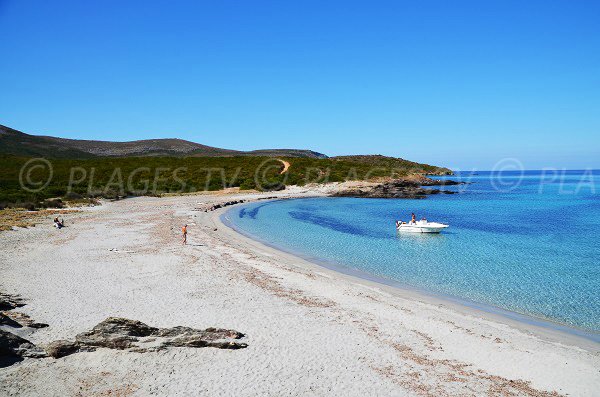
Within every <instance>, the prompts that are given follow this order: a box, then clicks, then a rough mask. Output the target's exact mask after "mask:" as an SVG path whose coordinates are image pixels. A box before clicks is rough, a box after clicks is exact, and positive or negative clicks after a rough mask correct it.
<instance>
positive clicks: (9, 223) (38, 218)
mask: <svg viewBox="0 0 600 397" xmlns="http://www.w3.org/2000/svg"><path fill="white" fill-rule="evenodd" d="M75 212H80V211H79V210H68V209H60V210H59V209H44V210H39V211H27V210H24V209H15V208H6V209H4V210H1V211H0V231H6V230H12V229H13V227H35V225H36V224H39V223H42V222H47V221H48V220H49V219H50V218H51V217H53V216H58V215H64V214H72V213H75Z"/></svg>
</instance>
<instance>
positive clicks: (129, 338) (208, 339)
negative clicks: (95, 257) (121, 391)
mask: <svg viewBox="0 0 600 397" xmlns="http://www.w3.org/2000/svg"><path fill="white" fill-rule="evenodd" d="M243 336H244V334H242V333H241V332H238V331H234V330H230V329H223V328H207V329H204V330H199V329H195V328H190V327H173V328H155V327H150V326H148V325H147V324H144V323H142V322H140V321H135V320H129V319H126V318H119V317H109V318H107V319H106V320H104V321H102V322H101V323H99V324H98V325H96V326H95V327H94V328H92V330H90V331H87V332H83V333H81V334H78V335H77V336H76V337H75V341H66V340H59V341H55V342H52V343H50V344H48V345H47V346H46V352H47V353H48V355H50V356H52V357H54V358H60V357H64V356H68V355H69V354H73V353H77V352H81V351H94V350H95V349H96V348H99V347H104V348H108V349H116V350H128V351H132V352H138V353H143V352H149V351H158V350H163V349H166V348H168V347H193V348H198V347H215V348H218V349H243V348H245V347H247V346H248V345H247V344H245V343H240V342H237V341H234V340H236V339H240V338H242V337H243Z"/></svg>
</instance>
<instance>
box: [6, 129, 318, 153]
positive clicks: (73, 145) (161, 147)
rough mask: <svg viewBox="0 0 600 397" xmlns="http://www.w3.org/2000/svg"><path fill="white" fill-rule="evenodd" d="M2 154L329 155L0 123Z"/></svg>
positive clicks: (309, 151) (297, 150)
mask: <svg viewBox="0 0 600 397" xmlns="http://www.w3.org/2000/svg"><path fill="white" fill-rule="evenodd" d="M0 154H11V155H16V156H25V157H48V158H73V159H85V158H93V157H126V156H177V157H187V156H192V157H232V156H273V157H278V156H279V157H306V158H327V156H326V155H324V154H322V153H317V152H313V151H311V150H300V149H261V150H252V151H247V152H245V151H237V150H229V149H221V148H216V147H212V146H206V145H201V144H199V143H195V142H190V141H185V140H183V139H145V140H141V141H131V142H109V141H88V140H79V139H65V138H55V137H51V136H38V135H29V134H26V133H24V132H21V131H17V130H14V129H12V128H9V127H5V126H3V125H0Z"/></svg>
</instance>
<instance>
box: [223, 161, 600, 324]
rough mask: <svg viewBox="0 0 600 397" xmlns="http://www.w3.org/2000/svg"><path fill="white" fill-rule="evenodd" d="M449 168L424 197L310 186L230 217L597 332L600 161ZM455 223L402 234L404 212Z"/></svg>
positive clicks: (394, 272)
mask: <svg viewBox="0 0 600 397" xmlns="http://www.w3.org/2000/svg"><path fill="white" fill-rule="evenodd" d="M450 178H451V179H459V180H463V181H470V182H472V184H469V185H461V186H453V187H448V189H449V190H450V189H452V190H459V191H460V192H461V193H460V194H454V195H438V196H430V197H429V198H427V199H424V200H404V199H354V198H314V199H296V200H282V201H273V202H258V203H252V204H249V205H246V206H242V207H234V208H232V209H231V210H230V211H229V212H227V213H226V214H225V217H226V218H227V220H228V221H230V222H231V223H232V224H233V226H234V227H236V228H238V229H239V230H241V231H243V232H245V233H247V234H249V235H252V236H254V237H256V238H258V239H260V240H262V241H264V242H266V243H269V244H271V245H275V246H277V247H280V248H282V249H285V250H288V251H292V252H296V253H299V254H302V255H304V256H308V257H311V258H316V259H320V260H323V261H326V262H334V263H337V264H339V265H342V266H346V267H348V268H351V269H358V270H360V271H364V272H368V273H371V274H374V275H376V276H381V277H384V278H387V279H390V280H394V281H397V282H400V283H402V284H404V285H407V286H412V287H415V288H419V289H423V290H426V291H431V292H433V293H441V294H445V295H450V296H454V297H457V298H460V299H463V300H467V301H472V302H477V303H482V304H486V305H492V306H496V307H500V308H503V309H506V310H509V311H513V312H517V313H521V314H526V315H530V316H534V317H538V318H543V319H548V320H551V321H553V322H557V323H562V324H565V325H569V326H572V327H576V328H580V329H583V330H587V331H592V332H595V333H597V332H600V230H599V228H600V171H593V172H592V171H566V172H564V171H560V174H558V175H555V174H552V173H548V172H546V173H542V172H540V171H527V172H525V174H524V175H521V174H520V173H518V172H514V173H510V172H507V173H503V174H500V175H498V174H493V173H489V172H480V173H478V174H477V175H470V174H468V173H462V174H458V175H456V176H454V177H450ZM411 212H415V213H416V214H417V216H418V217H421V216H426V217H427V219H429V220H430V221H440V222H444V223H448V224H450V225H451V227H450V228H449V229H447V231H446V232H445V233H443V234H440V235H412V234H398V233H397V232H396V230H395V227H394V221H395V220H396V219H403V220H408V219H409V217H410V213H411Z"/></svg>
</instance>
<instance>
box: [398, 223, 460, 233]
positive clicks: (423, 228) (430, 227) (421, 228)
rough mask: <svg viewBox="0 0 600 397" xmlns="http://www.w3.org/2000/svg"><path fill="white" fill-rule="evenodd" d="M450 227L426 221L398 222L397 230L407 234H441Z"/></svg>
mask: <svg viewBox="0 0 600 397" xmlns="http://www.w3.org/2000/svg"><path fill="white" fill-rule="evenodd" d="M449 226H450V225H445V224H443V223H437V222H428V221H426V220H422V221H416V222H408V223H406V222H402V221H396V229H398V231H399V232H407V233H439V232H441V231H442V230H444V229H445V228H447V227H449Z"/></svg>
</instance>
